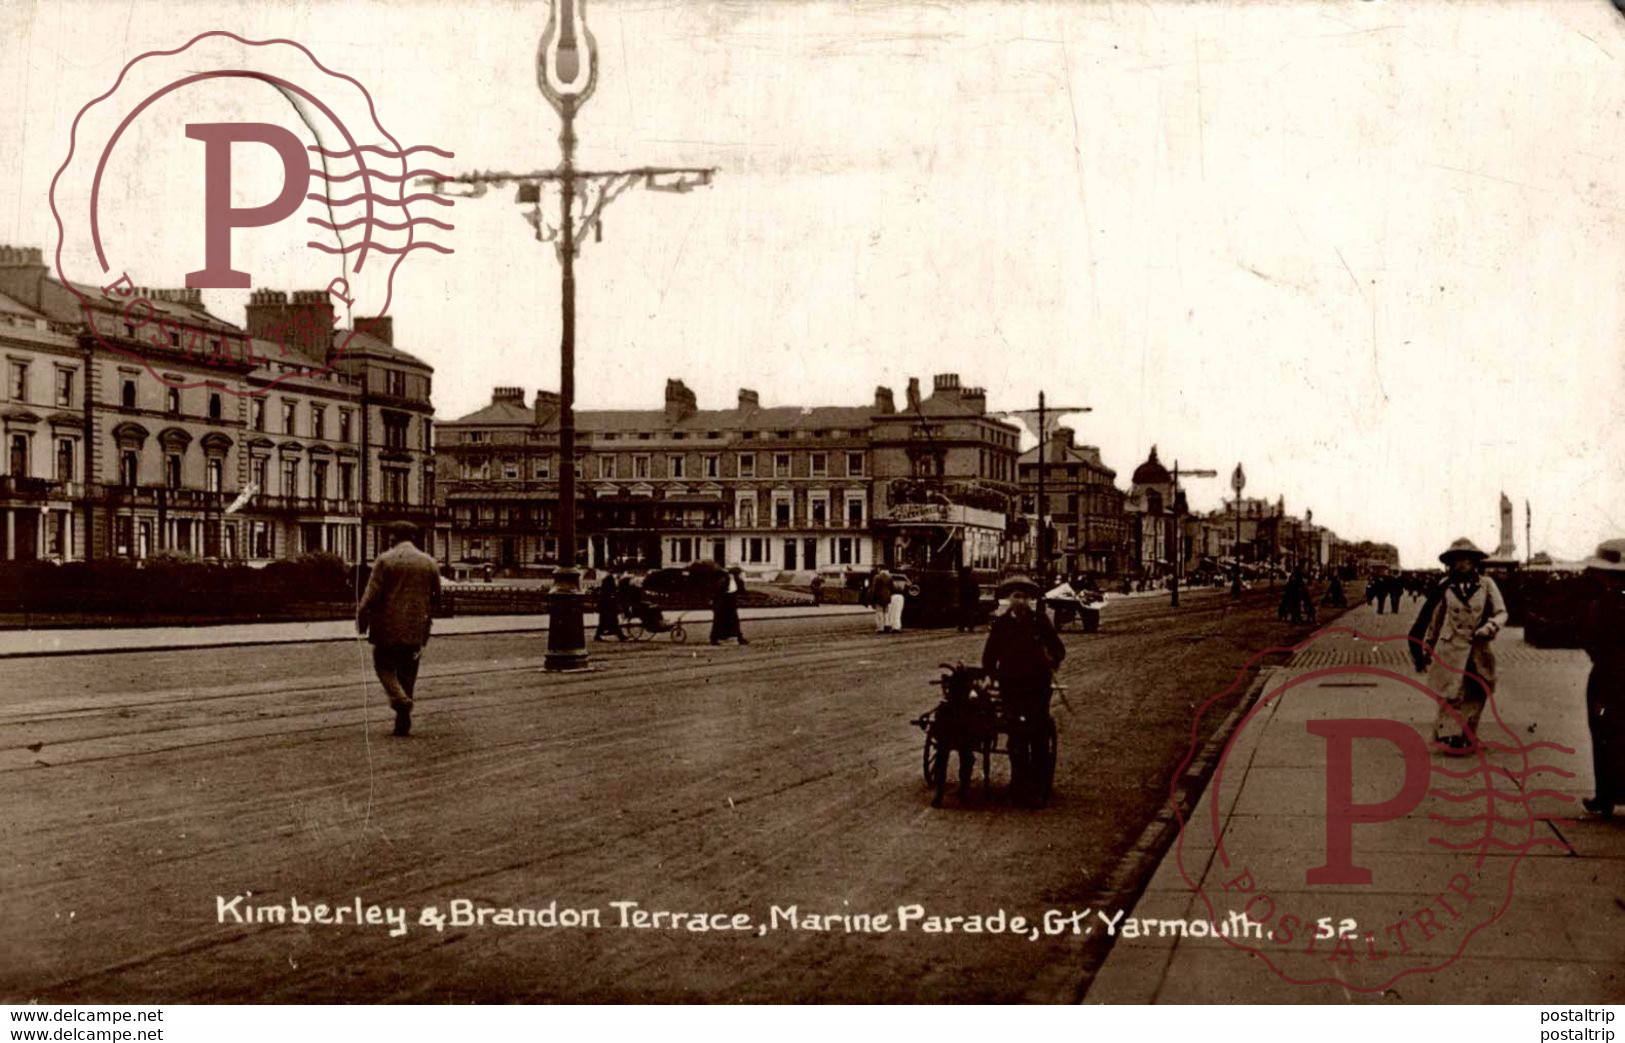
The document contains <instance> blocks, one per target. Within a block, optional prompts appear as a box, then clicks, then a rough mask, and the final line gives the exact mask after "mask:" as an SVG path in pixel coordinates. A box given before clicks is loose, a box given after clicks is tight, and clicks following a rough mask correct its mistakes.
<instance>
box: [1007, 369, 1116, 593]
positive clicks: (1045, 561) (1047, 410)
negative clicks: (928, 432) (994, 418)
mask: <svg viewBox="0 0 1625 1043" xmlns="http://www.w3.org/2000/svg"><path fill="white" fill-rule="evenodd" d="M1092 412H1094V410H1093V409H1092V408H1091V407H1089V406H1051V405H1048V404H1046V402H1045V400H1044V393H1043V392H1042V391H1040V392H1039V393H1038V408H1037V409H1014V410H1009V411H1007V412H1004V413H1001V414H999V415H1000V416H1007V417H1009V416H1013V417H1020V418H1021V419H1022V421H1023V422H1030V421H1031V420H1032V418H1034V417H1037V419H1038V424H1037V426H1036V427H1035V428H1034V430H1035V431H1036V432H1037V434H1038V504H1037V507H1038V551H1037V558H1038V560H1037V561H1036V562H1034V566H1035V571H1037V573H1038V576H1037V577H1036V578H1037V579H1038V585H1039V587H1040V588H1041V589H1043V590H1046V591H1047V590H1049V527H1048V525H1047V524H1046V522H1045V519H1046V518H1047V517H1048V516H1049V510H1048V508H1049V504H1048V503H1047V502H1045V496H1044V470H1045V462H1046V461H1047V459H1048V457H1049V424H1050V421H1051V420H1058V419H1060V418H1061V417H1062V416H1065V415H1066V414H1068V413H1092ZM1018 477H1019V476H1018ZM1040 604H1042V600H1040Z"/></svg>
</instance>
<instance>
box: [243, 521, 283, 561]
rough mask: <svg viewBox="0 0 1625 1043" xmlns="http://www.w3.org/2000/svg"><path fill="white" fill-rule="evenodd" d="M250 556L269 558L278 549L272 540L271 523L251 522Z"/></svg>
mask: <svg viewBox="0 0 1625 1043" xmlns="http://www.w3.org/2000/svg"><path fill="white" fill-rule="evenodd" d="M248 532H249V543H250V547H249V554H251V555H253V556H254V557H256V558H269V557H270V556H271V552H272V551H274V550H275V549H276V544H275V542H274V541H273V540H272V539H271V523H270V522H249V530H248Z"/></svg>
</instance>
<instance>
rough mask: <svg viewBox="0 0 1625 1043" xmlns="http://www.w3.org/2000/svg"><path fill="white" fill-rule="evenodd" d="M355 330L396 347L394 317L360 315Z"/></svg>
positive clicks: (522, 398)
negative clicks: (364, 316)
mask: <svg viewBox="0 0 1625 1043" xmlns="http://www.w3.org/2000/svg"><path fill="white" fill-rule="evenodd" d="M294 296H295V297H297V296H298V294H294ZM355 328H356V329H358V330H360V331H361V332H362V333H366V334H369V335H371V336H373V337H375V338H377V339H378V340H381V341H383V342H384V343H385V344H388V345H390V346H391V347H394V345H395V318H394V316H391V315H378V316H374V317H373V318H370V319H369V318H363V317H361V316H359V315H358V316H356V319H355ZM520 401H524V396H523V395H521V396H520Z"/></svg>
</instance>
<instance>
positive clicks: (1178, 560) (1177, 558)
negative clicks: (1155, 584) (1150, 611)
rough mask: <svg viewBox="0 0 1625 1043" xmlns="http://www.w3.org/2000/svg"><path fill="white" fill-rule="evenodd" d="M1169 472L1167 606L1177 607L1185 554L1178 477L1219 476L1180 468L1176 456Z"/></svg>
mask: <svg viewBox="0 0 1625 1043" xmlns="http://www.w3.org/2000/svg"><path fill="white" fill-rule="evenodd" d="M1170 473H1171V474H1172V475H1173V479H1174V585H1173V587H1172V589H1171V590H1169V592H1168V607H1170V608H1178V607H1179V571H1180V566H1182V565H1183V564H1184V561H1185V555H1184V554H1183V553H1182V552H1181V550H1180V546H1179V542H1180V533H1181V531H1182V529H1183V526H1181V525H1180V521H1181V519H1182V517H1183V515H1182V512H1181V511H1180V509H1179V477H1180V475H1184V476H1185V477H1187V478H1217V477H1218V476H1219V472H1218V471H1213V470H1207V469H1205V468H1194V467H1193V468H1187V469H1184V470H1181V469H1180V466H1179V460H1178V459H1177V458H1176V459H1175V460H1174V469H1173V471H1172V472H1170Z"/></svg>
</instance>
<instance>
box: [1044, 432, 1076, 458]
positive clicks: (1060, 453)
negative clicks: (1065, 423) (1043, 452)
mask: <svg viewBox="0 0 1625 1043" xmlns="http://www.w3.org/2000/svg"><path fill="white" fill-rule="evenodd" d="M1073 434H1074V432H1073V430H1072V429H1071V428H1070V427H1057V428H1056V429H1055V430H1054V431H1051V432H1050V436H1049V444H1050V450H1049V451H1050V459H1052V460H1062V461H1064V460H1065V459H1066V454H1067V452H1068V451H1069V450H1070V449H1071V448H1072V436H1073Z"/></svg>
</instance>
